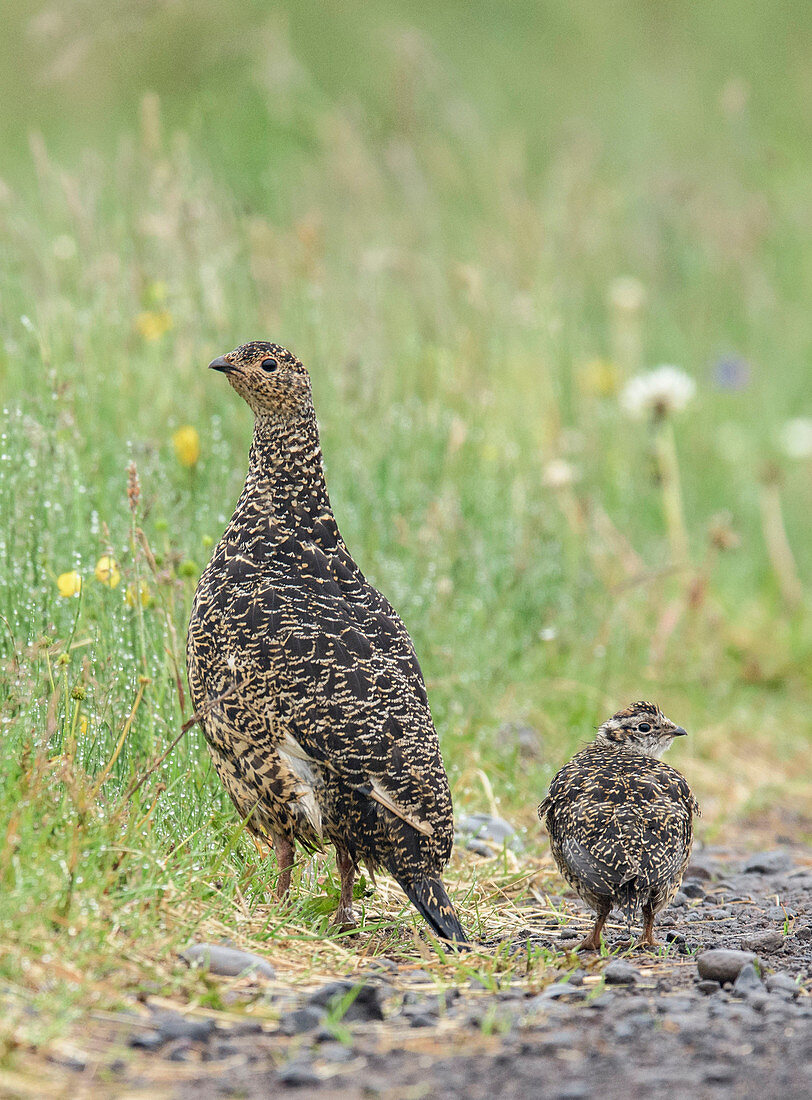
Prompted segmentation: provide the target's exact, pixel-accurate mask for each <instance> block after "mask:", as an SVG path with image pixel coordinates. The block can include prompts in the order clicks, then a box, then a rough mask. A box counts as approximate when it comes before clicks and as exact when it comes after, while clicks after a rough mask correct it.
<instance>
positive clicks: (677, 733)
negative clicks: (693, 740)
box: [671, 726, 688, 737]
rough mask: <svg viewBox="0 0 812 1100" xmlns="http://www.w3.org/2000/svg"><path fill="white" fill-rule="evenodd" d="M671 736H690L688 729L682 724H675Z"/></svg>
mask: <svg viewBox="0 0 812 1100" xmlns="http://www.w3.org/2000/svg"><path fill="white" fill-rule="evenodd" d="M671 736H672V737H687V736H688V731H687V730H684V729H683V728H682V726H675V727H674V729H672V730H671Z"/></svg>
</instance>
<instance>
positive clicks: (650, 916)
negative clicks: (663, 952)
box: [635, 905, 660, 947]
mask: <svg viewBox="0 0 812 1100" xmlns="http://www.w3.org/2000/svg"><path fill="white" fill-rule="evenodd" d="M643 920H644V923H643V934H642V936H641V937H640V939H639V940H638V941H637V943H636V945H635V946H636V947H659V946H660V942H659V940H655V938H654V910H653V909H652V908H651V906H650V905H643Z"/></svg>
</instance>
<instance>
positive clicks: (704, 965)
mask: <svg viewBox="0 0 812 1100" xmlns="http://www.w3.org/2000/svg"><path fill="white" fill-rule="evenodd" d="M755 961H756V956H755V955H754V954H753V953H752V952H751V951H734V950H732V949H728V948H721V947H720V948H715V949H714V950H711V951H703V952H702V954H701V955H700V956H699V958H698V959H697V960H696V965H697V970H698V971H699V977H700V978H706V979H710V980H713V981H717V982H734V981H735V980H736V978H738V976H739V973H740V972H741V969H742V967H744V966H746V965H747V964H748V963H753V962H755Z"/></svg>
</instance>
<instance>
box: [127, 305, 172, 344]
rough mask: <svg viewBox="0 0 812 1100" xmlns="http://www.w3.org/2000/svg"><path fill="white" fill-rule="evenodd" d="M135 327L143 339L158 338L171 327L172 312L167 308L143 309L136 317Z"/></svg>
mask: <svg viewBox="0 0 812 1100" xmlns="http://www.w3.org/2000/svg"><path fill="white" fill-rule="evenodd" d="M135 328H136V331H137V332H138V335H139V336H143V337H144V339H145V340H160V338H161V337H162V336H163V334H164V333H165V332H168V331H169V330H170V329H171V328H172V314H171V313H170V312H169V310H168V309H145V310H143V312H141V313H139V314H138V316H137V317H136V319H135Z"/></svg>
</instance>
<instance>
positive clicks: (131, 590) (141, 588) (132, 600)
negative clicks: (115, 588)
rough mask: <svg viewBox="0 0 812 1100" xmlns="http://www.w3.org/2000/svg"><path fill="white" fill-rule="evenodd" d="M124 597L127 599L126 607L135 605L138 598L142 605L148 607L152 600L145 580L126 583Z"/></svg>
mask: <svg viewBox="0 0 812 1100" xmlns="http://www.w3.org/2000/svg"><path fill="white" fill-rule="evenodd" d="M124 599H125V600H126V601H127V606H128V607H135V605H136V603H137V602H138V601H139V600H140V601H141V606H142V607H149V605H150V603H151V602H152V593H151V592H150V590H149V585H148V584H147V582H146V581H139V582H138V584H137V585H135V584H128V585H127V591H126V592H125V594H124Z"/></svg>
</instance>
